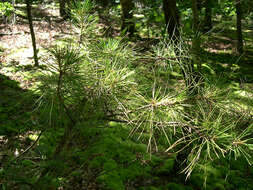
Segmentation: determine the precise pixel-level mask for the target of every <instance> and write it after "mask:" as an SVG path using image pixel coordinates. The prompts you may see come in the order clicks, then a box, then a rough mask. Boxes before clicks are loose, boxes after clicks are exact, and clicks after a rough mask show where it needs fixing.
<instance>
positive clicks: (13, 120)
mask: <svg viewBox="0 0 253 190" xmlns="http://www.w3.org/2000/svg"><path fill="white" fill-rule="evenodd" d="M39 11H40V12H39ZM34 12H36V16H37V17H36V16H35V17H34V20H35V21H34V30H35V34H36V41H37V45H38V48H39V58H40V64H41V65H44V64H46V62H45V63H44V62H43V57H44V55H45V54H46V53H47V52H46V49H47V48H49V47H50V46H52V45H54V43H55V42H56V41H60V40H61V39H65V38H70V37H71V36H72V35H73V34H75V32H76V31H75V28H74V27H73V26H72V25H71V24H70V22H68V21H63V20H62V19H61V18H60V17H59V15H58V9H52V8H51V9H47V8H45V7H39V8H37V9H36V11H35V10H34ZM106 25H107V23H100V25H99V27H100V28H103V27H104V26H106ZM232 33H235V31H232ZM116 34H118V28H115V29H114V32H113V35H116ZM227 34H231V31H222V32H220V30H217V32H216V33H214V34H213V35H211V36H205V37H204V38H205V39H208V41H207V40H206V41H207V42H205V43H204V44H203V57H202V60H203V62H204V67H205V68H206V69H207V72H210V74H211V73H212V72H213V71H214V72H215V76H214V77H216V76H218V77H220V76H221V73H225V74H226V77H227V79H228V80H230V81H228V82H227V83H226V84H223V85H227V86H231V88H235V93H237V94H238V97H235V101H239V102H243V104H247V102H249V103H252V98H253V41H252V39H253V32H252V30H251V32H245V33H244V34H245V36H246V37H245V38H246V44H247V46H246V53H245V55H244V56H243V57H240V56H238V55H236V54H235V53H234V52H235V49H234V44H235V37H234V35H230V36H229V35H227ZM134 43H136V44H138V43H140V44H141V46H143V41H141V40H140V41H137V42H134ZM144 43H145V42H144ZM32 56H33V50H32V46H31V37H30V32H29V26H28V23H27V21H26V20H24V19H23V18H19V17H17V20H16V23H15V24H14V25H12V24H3V23H2V24H1V25H0V126H1V129H0V170H1V167H2V166H1V163H2V162H4V161H5V160H4V159H6V157H5V156H6V155H10V154H17V155H19V154H21V153H22V152H23V151H24V150H25V149H26V148H27V147H29V146H30V145H32V143H33V142H34V140H35V139H36V137H38V131H39V130H35V131H30V130H29V129H30V128H31V127H32V126H34V125H36V118H33V117H34V116H33V115H32V114H31V112H32V111H31V110H32V107H33V102H32V101H30V102H29V101H21V100H23V99H25V96H27V93H30V92H29V89H30V88H32V87H33V84H34V82H36V81H35V79H34V78H35V76H37V74H38V73H39V72H40V71H41V70H40V69H37V68H33V67H32V66H33V57H32ZM226 72H227V73H226ZM222 87H223V86H221V87H220V88H222ZM242 88H244V89H245V90H241V89H242ZM34 99H36V95H35V96H34ZM245 102H246V103H245ZM245 106H252V107H253V105H250V104H249V105H245ZM252 112H253V111H252ZM252 114H253V113H252ZM7 125H8V131H5V129H4V128H3V127H4V126H7ZM114 125H115V124H114V123H111V124H110V127H109V129H108V130H107V131H106V132H105V131H103V132H102V133H104V134H103V135H101V129H98V130H97V131H95V132H94V131H93V132H88V133H87V136H88V135H94V134H93V133H95V136H96V135H97V134H100V135H99V136H98V137H99V138H98V140H97V142H95V141H94V139H93V140H91V142H89V143H90V144H94V146H93V148H91V149H89V150H88V152H89V153H90V154H88V156H87V157H84V158H82V160H80V159H79V158H78V159H77V158H76V157H74V156H73V157H71V158H70V160H66V163H65V164H66V165H67V166H68V167H69V168H72V169H73V168H75V167H76V168H77V170H75V171H76V173H75V174H73V175H72V173H71V175H70V174H68V172H70V171H71V170H70V171H69V170H68V169H66V171H65V173H64V175H65V176H68V175H70V176H68V177H69V184H68V189H71V188H73V187H71V183H73V184H72V185H73V186H74V187H75V189H82V188H83V189H102V187H101V186H100V185H99V184H98V183H97V182H96V181H95V176H94V175H96V177H97V176H99V177H98V178H99V179H100V180H104V178H108V181H109V182H111V183H112V184H109V185H111V186H112V188H114V189H115V190H116V189H122V184H121V183H119V182H118V181H120V179H117V177H115V175H117V174H116V173H113V172H112V173H111V174H110V175H111V176H110V175H109V176H107V175H106V174H104V173H103V172H102V171H101V170H102V169H89V170H87V171H85V172H84V171H82V167H84V166H85V165H86V164H87V162H85V161H83V160H85V159H86V160H91V161H93V164H94V165H96V164H97V163H100V162H99V159H100V157H101V155H103V156H105V157H106V159H108V160H110V159H111V160H112V159H113V158H114V157H117V156H118V157H120V159H129V160H130V162H129V163H130V164H129V165H126V164H125V163H123V162H122V163H120V164H119V165H118V168H117V169H118V170H119V172H121V173H122V176H124V175H130V174H131V172H132V171H133V170H142V169H144V170H145V171H143V173H141V172H139V171H135V172H136V173H138V175H139V176H141V175H143V176H142V177H138V178H136V179H135V176H134V175H133V176H132V178H131V179H132V181H127V182H126V184H125V187H126V189H129V190H130V189H135V187H137V186H138V187H139V186H147V185H149V186H150V188H149V189H152V186H155V185H161V184H163V183H164V184H167V183H168V182H169V180H168V178H170V177H171V179H172V178H173V180H172V181H173V182H172V183H170V186H168V187H167V188H168V189H169V188H173V187H175V188H178V189H184V188H188V187H187V185H188V186H191V187H198V188H195V189H201V188H199V186H201V185H202V184H201V185H199V183H200V182H199V181H198V175H195V176H194V175H193V178H192V180H191V181H189V182H187V183H185V184H180V185H178V186H177V184H176V183H177V182H178V183H181V182H182V181H184V179H183V178H182V179H176V178H175V177H173V176H171V174H170V173H169V171H170V170H171V165H173V163H172V162H173V161H172V160H170V159H167V160H166V161H164V160H161V159H160V158H158V157H155V159H154V161H149V159H148V158H143V157H141V156H140V155H139V153H138V150H142V149H143V147H142V144H137V143H136V142H132V141H130V140H127V141H125V139H127V136H128V135H122V130H124V129H121V132H119V129H115V128H112V126H114ZM23 126H26V127H25V128H24V127H23ZM17 133H20V134H22V135H17ZM6 134H8V136H7V135H6ZM11 134H13V135H11ZM112 134H113V135H112ZM116 135H118V136H119V137H115V136H116ZM44 138H45V139H46V140H47V136H46V135H45V137H44ZM45 139H44V140H45ZM78 140H79V141H78ZM78 140H77V142H75V143H77V144H78V143H80V142H81V140H80V139H78ZM117 143H118V144H117ZM98 144H100V146H98ZM101 144H103V145H101ZM129 144H130V145H129ZM82 145H84V146H86V145H87V142H85V143H81V146H82ZM130 146H132V147H135V148H134V149H135V150H134V153H133V152H131V151H132V150H131V151H129V147H130ZM122 147H123V151H122V150H121V148H122ZM132 147H131V148H132ZM40 148H41V149H39V151H38V152H39V153H38V152H34V153H33V155H36V156H37V157H39V156H40V155H41V154H43V148H44V147H43V146H41V147H40ZM78 148H80V147H78ZM78 148H77V149H78ZM112 149H114V150H115V151H114V152H112ZM144 149H145V147H144ZM104 150H108V153H105V155H104V153H103V152H104ZM77 151H79V150H77ZM38 155H39V156H38ZM133 155H134V157H133ZM39 159H40V158H39ZM27 160H28V159H27ZM30 160H32V159H30ZM31 162H32V164H34V163H35V162H37V160H36V158H35V157H34V158H33V160H32V161H31ZM149 162H152V163H150V165H149V164H148V163H149ZM79 163H82V164H83V165H81V166H80V165H79ZM140 163H141V164H140ZM22 164H23V165H24V167H23V168H21V167H20V168H18V167H19V166H17V168H18V169H17V168H16V170H15V172H17V171H18V172H17V173H16V174H9V175H10V178H11V177H13V176H11V175H15V176H14V177H15V179H16V180H17V181H18V180H23V179H21V178H22V172H23V171H22V170H23V169H24V168H26V167H27V168H29V167H30V165H31V163H22ZM25 164H27V165H25ZM29 164H30V165H29ZM110 164H111V165H115V163H114V162H113V161H111V162H110V163H109V162H108V165H110ZM17 165H18V164H17ZM36 167H37V166H36V164H34V168H32V170H31V171H30V172H31V173H32V172H34V171H36ZM108 167H109V168H110V167H111V166H108ZM220 167H222V166H220ZM76 168H75V169H76ZM125 168H127V169H125ZM29 169H31V168H29ZM112 170H113V169H112ZM0 172H1V171H0ZM145 172H146V173H145ZM148 172H150V173H152V175H153V176H152V175H151V176H150V175H149V174H147V173H148ZM231 172H238V173H239V174H240V175H243V174H242V173H245V172H249V174H248V175H247V177H248V178H250V177H251V176H252V175H253V171H252V170H250V169H249V168H247V169H245V171H243V172H241V173H240V172H239V169H238V167H237V166H236V163H235V164H234V166H231ZM250 172H251V173H250ZM10 173H11V172H10ZM87 175H88V176H87ZM17 176H18V177H17ZM19 177H20V178H19ZM158 177H160V179H159V180H158V181H159V182H154V181H155V180H157V178H158ZM247 177H246V178H245V179H243V177H241V178H240V179H239V177H238V178H236V179H235V180H237V181H239V182H240V183H247V181H246V179H247ZM109 178H113V179H112V180H111V181H110V180H109ZM83 179H89V180H88V181H83ZM1 183H2V182H1V179H0V184H1ZM159 183H160V184H159ZM190 183H191V185H189V184H190ZM217 183H218V182H217ZM114 184H117V185H115V186H113V185H114ZM107 185H108V184H107ZM184 185H185V186H184ZM0 188H1V187H0ZM15 188H16V189H19V186H17V183H16V186H15ZM15 188H14V189H15ZM23 188H24V189H26V187H25V186H24V187H23ZM143 189H145V188H143ZM147 189H148V188H147ZM153 189H155V187H154V188H153ZM189 189H190V188H189Z"/></svg>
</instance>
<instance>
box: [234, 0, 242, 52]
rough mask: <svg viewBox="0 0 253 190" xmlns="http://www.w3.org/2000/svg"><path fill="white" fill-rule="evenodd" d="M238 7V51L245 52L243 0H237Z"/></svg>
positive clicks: (236, 5)
mask: <svg viewBox="0 0 253 190" xmlns="http://www.w3.org/2000/svg"><path fill="white" fill-rule="evenodd" d="M235 7H236V28H237V52H238V53H239V54H242V53H243V36H242V7H241V0H235Z"/></svg>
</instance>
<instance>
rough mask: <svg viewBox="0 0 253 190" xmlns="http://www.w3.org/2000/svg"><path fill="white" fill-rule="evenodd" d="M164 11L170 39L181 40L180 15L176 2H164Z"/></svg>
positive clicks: (165, 0) (168, 0) (172, 0)
mask: <svg viewBox="0 0 253 190" xmlns="http://www.w3.org/2000/svg"><path fill="white" fill-rule="evenodd" d="M163 11H164V16H165V24H166V30H167V32H168V35H169V37H170V39H172V40H174V41H175V42H177V41H178V40H179V36H180V33H179V14H178V9H177V4H176V0H163Z"/></svg>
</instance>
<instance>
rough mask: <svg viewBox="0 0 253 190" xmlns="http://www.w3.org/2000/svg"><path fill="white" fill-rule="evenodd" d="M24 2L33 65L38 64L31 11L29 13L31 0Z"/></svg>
mask: <svg viewBox="0 0 253 190" xmlns="http://www.w3.org/2000/svg"><path fill="white" fill-rule="evenodd" d="M25 3H26V11H27V18H28V21H29V27H30V33H31V38H32V46H33V58H34V63H35V66H39V61H38V56H37V52H38V51H37V48H36V39H35V33H34V30H33V21H32V13H31V3H32V1H31V0H25Z"/></svg>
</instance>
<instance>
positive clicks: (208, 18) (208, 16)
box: [204, 0, 213, 32]
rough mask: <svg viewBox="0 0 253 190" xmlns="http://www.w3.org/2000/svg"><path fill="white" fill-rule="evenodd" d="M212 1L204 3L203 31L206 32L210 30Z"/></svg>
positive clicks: (207, 0)
mask: <svg viewBox="0 0 253 190" xmlns="http://www.w3.org/2000/svg"><path fill="white" fill-rule="evenodd" d="M211 1H212V0H206V1H205V19H204V31H205V32H208V31H209V30H211V29H212V27H213V26H212V4H211Z"/></svg>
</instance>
